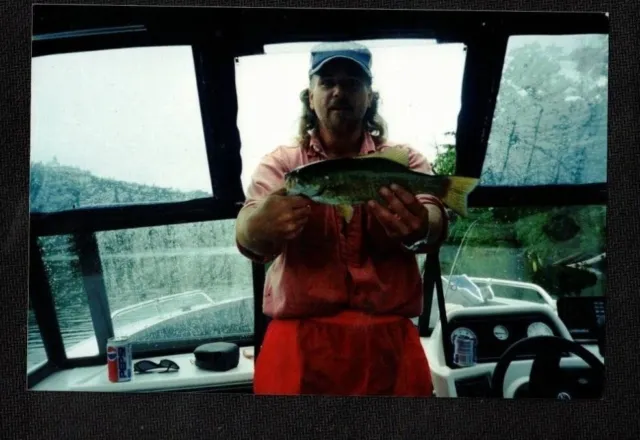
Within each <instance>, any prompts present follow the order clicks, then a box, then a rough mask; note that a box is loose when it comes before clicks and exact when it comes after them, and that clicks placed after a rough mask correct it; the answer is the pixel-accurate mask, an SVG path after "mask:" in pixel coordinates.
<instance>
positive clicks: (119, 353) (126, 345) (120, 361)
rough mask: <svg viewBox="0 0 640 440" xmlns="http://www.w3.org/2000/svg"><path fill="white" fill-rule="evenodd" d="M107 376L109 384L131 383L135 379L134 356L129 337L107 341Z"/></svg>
mask: <svg viewBox="0 0 640 440" xmlns="http://www.w3.org/2000/svg"><path fill="white" fill-rule="evenodd" d="M107 375H108V377H109V382H114V383H117V382H129V381H130V380H131V378H132V377H133V356H132V353H131V343H130V342H129V338H127V337H116V338H109V340H108V341H107Z"/></svg>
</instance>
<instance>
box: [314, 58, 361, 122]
mask: <svg viewBox="0 0 640 440" xmlns="http://www.w3.org/2000/svg"><path fill="white" fill-rule="evenodd" d="M371 98H372V93H371V88H370V86H369V82H368V79H367V76H366V74H365V73H364V72H363V71H362V69H360V67H358V65H357V64H355V63H354V62H352V61H349V60H342V59H337V60H333V61H330V62H328V63H327V64H326V65H325V66H324V67H323V68H322V70H320V72H318V74H317V75H315V76H314V77H313V78H312V79H311V84H310V87H309V105H310V106H311V109H312V110H313V111H314V112H315V113H316V115H317V116H318V119H319V120H320V123H321V124H322V125H323V126H324V127H326V128H327V129H329V130H330V131H332V132H334V133H341V134H342V133H345V134H347V133H349V132H352V131H353V130H354V129H356V128H358V126H359V124H360V123H361V122H362V121H363V119H364V115H365V114H366V112H367V110H368V109H369V106H370V105H371Z"/></svg>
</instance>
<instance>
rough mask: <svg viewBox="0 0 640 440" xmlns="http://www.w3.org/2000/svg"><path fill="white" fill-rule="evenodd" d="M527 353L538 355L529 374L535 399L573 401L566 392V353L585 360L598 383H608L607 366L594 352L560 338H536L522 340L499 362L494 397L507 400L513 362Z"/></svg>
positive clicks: (531, 391) (493, 384) (495, 370)
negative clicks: (563, 360)
mask: <svg viewBox="0 0 640 440" xmlns="http://www.w3.org/2000/svg"><path fill="white" fill-rule="evenodd" d="M523 352H525V353H532V352H533V353H534V354H535V359H534V361H533V365H532V366H531V373H530V375H529V390H530V395H531V397H546V398H557V399H563V398H564V399H570V398H571V396H570V395H569V394H568V393H567V392H566V391H565V390H564V389H563V388H564V387H566V385H565V384H563V381H562V379H564V378H565V377H566V376H564V375H563V374H562V370H561V368H560V359H561V357H562V354H563V353H572V354H575V355H577V356H578V357H579V358H580V359H582V360H583V361H585V362H586V363H587V365H588V366H589V367H590V369H591V370H592V371H593V372H594V373H595V376H594V381H595V383H596V384H602V383H604V364H603V363H602V361H600V359H598V358H597V357H596V356H595V355H594V354H593V353H591V352H590V351H589V350H587V349H586V348H584V347H583V346H582V345H580V344H578V343H577V342H575V341H572V340H569V339H564V338H559V337H557V336H535V337H531V338H525V339H522V340H520V341H518V342H516V343H514V344H513V345H511V347H509V348H508V349H507V351H505V352H504V354H503V355H502V356H501V357H500V360H498V363H497V365H496V368H495V369H494V371H493V376H492V378H491V397H498V398H500V397H502V398H504V397H505V396H504V379H505V376H506V374H507V369H508V368H509V366H510V365H511V362H513V361H514V360H516V357H517V356H518V355H520V354H522V353H523Z"/></svg>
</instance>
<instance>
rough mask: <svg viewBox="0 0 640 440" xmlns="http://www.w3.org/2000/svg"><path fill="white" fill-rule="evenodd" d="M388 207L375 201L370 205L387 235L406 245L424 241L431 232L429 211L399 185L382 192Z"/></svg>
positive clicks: (384, 188) (371, 210) (384, 189)
mask: <svg viewBox="0 0 640 440" xmlns="http://www.w3.org/2000/svg"><path fill="white" fill-rule="evenodd" d="M380 194H381V195H382V198H383V199H384V200H386V202H387V206H386V207H384V206H382V205H380V204H379V203H378V202H376V201H375V200H372V201H370V202H369V204H368V208H369V211H370V212H371V213H372V214H373V215H375V216H376V218H377V219H378V221H379V222H380V224H381V225H382V227H383V228H384V230H385V232H386V233H387V235H388V236H389V237H390V238H392V239H396V240H398V241H400V242H402V243H405V244H411V243H414V242H416V241H418V240H421V239H423V238H424V237H425V236H426V235H427V232H428V231H429V211H428V210H427V208H426V207H425V206H424V205H423V204H422V203H420V201H419V200H418V199H416V197H415V196H414V195H413V194H411V193H410V192H408V191H407V190H405V189H404V188H401V187H400V186H398V185H395V184H393V185H391V188H386V187H383V188H382V189H381V190H380Z"/></svg>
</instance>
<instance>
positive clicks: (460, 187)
mask: <svg viewBox="0 0 640 440" xmlns="http://www.w3.org/2000/svg"><path fill="white" fill-rule="evenodd" d="M478 180H479V179H476V178H474V177H462V176H449V178H448V182H449V187H448V188H447V191H446V193H445V195H444V197H443V198H442V201H443V202H444V203H445V204H446V205H447V206H448V207H449V208H451V209H452V210H453V211H455V212H456V213H458V214H460V215H461V216H463V217H466V216H467V215H469V212H468V209H467V199H468V196H469V194H470V193H471V192H472V191H473V190H474V189H475V188H476V186H477V185H478Z"/></svg>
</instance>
